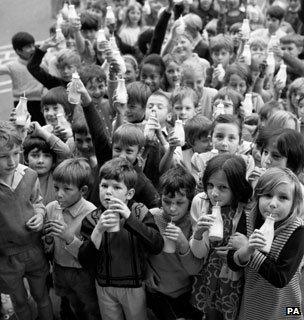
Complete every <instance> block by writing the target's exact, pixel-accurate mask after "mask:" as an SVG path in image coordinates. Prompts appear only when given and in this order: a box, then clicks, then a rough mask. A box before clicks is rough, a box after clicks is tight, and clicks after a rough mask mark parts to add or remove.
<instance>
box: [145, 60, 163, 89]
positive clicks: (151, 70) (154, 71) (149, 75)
mask: <svg viewBox="0 0 304 320" xmlns="http://www.w3.org/2000/svg"><path fill="white" fill-rule="evenodd" d="M161 80H162V78H161V76H160V73H159V69H158V67H157V66H154V65H152V64H150V63H146V64H144V65H143V67H142V69H141V72H140V81H141V82H142V83H144V84H146V85H147V86H149V87H150V90H151V91H152V92H154V91H156V90H158V89H159V87H160V84H161Z"/></svg>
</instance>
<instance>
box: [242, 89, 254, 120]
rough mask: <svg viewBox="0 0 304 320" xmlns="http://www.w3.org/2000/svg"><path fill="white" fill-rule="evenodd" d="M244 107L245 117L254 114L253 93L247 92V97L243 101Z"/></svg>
mask: <svg viewBox="0 0 304 320" xmlns="http://www.w3.org/2000/svg"><path fill="white" fill-rule="evenodd" d="M243 108H244V115H245V117H249V116H251V115H252V109H253V104H252V93H246V95H245V99H244V102H243Z"/></svg>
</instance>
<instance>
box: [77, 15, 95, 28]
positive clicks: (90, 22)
mask: <svg viewBox="0 0 304 320" xmlns="http://www.w3.org/2000/svg"><path fill="white" fill-rule="evenodd" d="M80 21H81V30H84V31H85V30H95V31H97V30H98V19H97V18H96V17H95V16H94V15H92V14H90V13H88V12H83V13H82V14H81V16H80Z"/></svg>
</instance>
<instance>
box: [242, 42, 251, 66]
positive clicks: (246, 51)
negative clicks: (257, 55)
mask: <svg viewBox="0 0 304 320" xmlns="http://www.w3.org/2000/svg"><path fill="white" fill-rule="evenodd" d="M243 57H244V60H245V63H246V64H247V65H248V66H250V65H251V51H250V46H249V44H245V45H244V50H243Z"/></svg>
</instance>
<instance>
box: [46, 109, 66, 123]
mask: <svg viewBox="0 0 304 320" xmlns="http://www.w3.org/2000/svg"><path fill="white" fill-rule="evenodd" d="M60 113H61V114H64V115H65V111H64V108H63V106H62V105H61V104H60V103H57V104H55V105H45V106H43V116H44V119H45V122H46V124H51V125H52V126H57V124H58V120H57V114H60Z"/></svg>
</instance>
